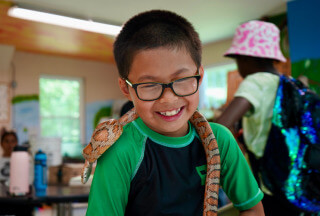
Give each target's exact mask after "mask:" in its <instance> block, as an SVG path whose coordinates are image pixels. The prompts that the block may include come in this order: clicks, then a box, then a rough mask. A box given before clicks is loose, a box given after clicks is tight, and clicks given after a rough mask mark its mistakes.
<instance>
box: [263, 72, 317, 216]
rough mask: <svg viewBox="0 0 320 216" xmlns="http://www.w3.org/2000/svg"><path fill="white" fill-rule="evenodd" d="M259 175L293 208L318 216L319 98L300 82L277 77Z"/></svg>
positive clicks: (274, 192) (273, 191)
mask: <svg viewBox="0 0 320 216" xmlns="http://www.w3.org/2000/svg"><path fill="white" fill-rule="evenodd" d="M259 166H260V167H259V168H260V169H259V175H260V178H261V180H262V182H263V184H264V186H266V187H267V188H268V189H269V190H270V191H271V192H272V193H273V194H274V195H276V196H282V197H283V198H285V199H286V200H288V201H289V203H291V204H292V206H293V208H297V209H299V210H301V211H304V212H314V213H320V97H319V95H317V94H316V93H314V92H312V91H311V90H309V89H308V88H307V87H305V86H304V85H303V84H302V83H301V82H300V81H298V80H296V79H293V78H289V77H286V76H283V75H282V76H280V81H279V86H278V89H277V94H276V98H275V104H274V107H273V117H272V125H271V129H270V133H269V136H268V141H267V144H266V147H265V151H264V155H263V157H262V158H261V159H260V165H259Z"/></svg>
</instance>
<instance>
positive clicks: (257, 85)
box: [216, 20, 300, 216]
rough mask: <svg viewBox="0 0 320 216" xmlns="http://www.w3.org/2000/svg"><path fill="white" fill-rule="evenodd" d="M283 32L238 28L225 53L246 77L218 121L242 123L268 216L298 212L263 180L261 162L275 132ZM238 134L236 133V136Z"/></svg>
mask: <svg viewBox="0 0 320 216" xmlns="http://www.w3.org/2000/svg"><path fill="white" fill-rule="evenodd" d="M279 42H280V31H279V29H278V28H277V27H276V26H275V25H274V24H272V23H268V22H263V21H256V20H253V21H249V22H246V23H243V24H241V25H240V26H238V28H237V29H236V33H235V35H234V38H233V41H232V45H231V47H230V49H229V50H228V51H227V52H226V53H225V56H226V57H231V58H233V59H234V60H235V61H236V63H237V67H238V71H239V73H240V74H241V76H242V77H243V78H244V80H243V81H242V83H241V84H240V86H239V88H238V90H237V91H236V93H235V95H234V99H233V100H232V101H231V102H230V104H229V105H228V107H227V108H226V109H225V110H224V112H223V113H222V114H221V115H220V116H219V118H217V120H216V122H217V123H220V124H222V125H225V126H227V127H228V128H230V129H233V127H234V125H235V124H236V123H238V122H239V121H241V123H242V129H243V138H244V143H245V146H246V149H247V153H248V156H249V161H250V164H251V167H252V170H253V173H254V175H255V177H256V179H257V181H258V182H259V184H260V186H261V189H262V191H263V192H264V193H265V196H264V198H263V200H262V203H263V206H264V210H265V213H266V215H268V216H275V215H279V216H280V215H290V216H295V215H299V214H300V213H299V212H297V211H296V210H295V209H294V208H292V205H291V204H289V202H288V201H286V200H284V199H281V198H280V197H277V196H273V195H272V193H271V192H270V191H269V190H268V189H267V188H266V187H264V185H263V182H262V181H261V179H260V178H259V175H258V169H259V159H260V158H261V157H262V156H263V154H264V149H265V146H266V143H267V139H268V135H269V132H270V129H271V123H272V115H273V106H274V102H275V97H276V91H277V89H278V85H279V79H280V73H279V72H278V71H277V70H276V69H275V67H274V63H275V62H277V61H282V62H285V61H286V59H285V57H284V56H283V54H282V52H281V50H280V45H279ZM235 134H236V133H235Z"/></svg>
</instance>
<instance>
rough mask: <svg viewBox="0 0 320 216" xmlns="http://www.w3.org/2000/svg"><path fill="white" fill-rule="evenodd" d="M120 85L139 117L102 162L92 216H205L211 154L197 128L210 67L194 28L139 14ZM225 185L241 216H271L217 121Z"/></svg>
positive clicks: (123, 42)
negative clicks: (205, 65) (194, 122)
mask: <svg viewBox="0 0 320 216" xmlns="http://www.w3.org/2000/svg"><path fill="white" fill-rule="evenodd" d="M114 56H115V60H116V63H117V67H118V70H119V74H120V77H119V86H120V89H121V91H122V92H123V94H124V95H125V96H126V97H127V98H128V99H129V100H131V101H132V102H133V104H134V107H135V109H136V112H137V114H138V116H139V118H138V119H136V120H135V121H133V122H131V123H128V124H127V125H125V126H124V129H123V133H122V135H121V137H120V138H119V139H118V140H117V141H116V143H115V144H114V145H113V146H112V147H110V149H108V151H106V152H105V153H104V154H103V155H102V156H101V157H100V158H99V160H98V163H97V167H96V170H95V174H94V179H93V182H92V186H91V190H90V196H89V205H88V210H87V215H112V216H113V215H135V216H139V215H141V216H145V215H152V216H154V215H183V216H185V215H190V216H195V215H202V212H203V198H204V180H205V176H206V175H205V170H206V169H205V166H206V155H205V151H204V149H203V147H202V145H201V141H200V139H199V136H198V135H197V133H196V131H195V128H194V127H193V126H192V125H191V124H190V123H189V119H190V117H191V116H192V115H193V113H194V112H195V111H196V109H197V106H198V102H199V92H198V88H199V85H200V84H201V82H202V78H203V74H204V70H203V67H202V66H201V42H200V40H199V36H198V34H197V33H196V32H195V30H194V28H193V27H192V25H191V24H190V23H189V22H188V21H187V20H186V19H184V18H183V17H181V16H179V15H177V14H174V13H172V12H169V11H160V10H153V11H148V12H144V13H141V14H138V15H137V16H135V17H133V18H131V19H130V20H129V21H128V22H127V23H126V24H125V25H124V27H123V29H122V31H121V32H120V34H119V35H118V36H117V39H116V41H115V44H114ZM210 126H211V128H212V131H213V133H214V134H215V137H216V139H217V142H218V145H219V151H220V158H221V178H220V185H221V186H222V188H223V189H224V190H225V192H226V194H227V195H228V197H229V198H230V199H231V200H232V202H233V203H234V206H235V207H236V208H238V209H239V210H240V215H264V213H263V207H262V204H261V202H260V201H261V199H262V197H263V193H262V192H261V191H260V189H259V188H258V185H257V183H256V181H255V179H254V177H253V175H252V173H251V171H250V168H249V167H248V165H247V163H246V160H245V159H244V157H243V155H242V153H241V151H240V149H239V147H238V146H237V143H236V141H235V140H234V138H233V136H232V134H231V133H230V132H229V131H228V130H227V129H226V128H225V127H223V126H221V125H218V124H210Z"/></svg>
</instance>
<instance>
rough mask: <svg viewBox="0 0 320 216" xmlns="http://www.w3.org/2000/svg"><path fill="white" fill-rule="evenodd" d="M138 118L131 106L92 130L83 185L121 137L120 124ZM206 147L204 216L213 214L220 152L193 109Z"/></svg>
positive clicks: (203, 122) (208, 128) (84, 152)
mask: <svg viewBox="0 0 320 216" xmlns="http://www.w3.org/2000/svg"><path fill="white" fill-rule="evenodd" d="M136 118H138V115H137V113H136V111H135V109H134V108H133V109H132V110H130V111H128V112H127V113H126V114H125V115H123V116H122V117H121V118H120V119H119V120H115V119H111V120H108V121H105V122H102V123H100V124H99V125H98V126H97V127H96V129H95V130H94V132H93V135H92V137H91V140H90V143H89V144H88V145H87V146H86V147H85V148H84V149H83V156H84V158H85V163H84V166H83V168H82V174H81V181H82V183H83V184H85V183H86V182H87V181H88V179H89V177H90V174H91V169H92V165H93V163H94V162H95V161H96V160H97V159H98V158H99V157H100V156H101V155H102V154H103V153H104V152H105V151H106V150H107V149H108V148H109V147H110V146H111V145H112V144H113V143H115V142H116V140H117V139H118V138H119V137H120V135H121V133H122V129H123V126H124V125H126V124H127V123H129V122H132V121H134V120H135V119H136ZM190 122H191V123H192V124H193V126H194V127H195V129H196V131H197V133H198V135H199V137H200V139H201V141H202V145H203V147H204V149H205V153H206V159H207V178H206V185H205V194H204V209H203V215H204V216H216V215H217V212H218V194H219V183H220V154H219V149H218V144H217V141H216V139H215V136H214V134H213V132H212V130H211V127H210V125H209V123H208V121H207V120H206V119H205V118H204V116H203V115H202V114H201V113H199V112H198V111H195V112H194V114H193V115H192V116H191V118H190Z"/></svg>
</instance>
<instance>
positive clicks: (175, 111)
mask: <svg viewBox="0 0 320 216" xmlns="http://www.w3.org/2000/svg"><path fill="white" fill-rule="evenodd" d="M178 112H180V108H179V109H177V110H171V111H167V112H160V114H161V115H164V116H173V115H176V114H177V113H178Z"/></svg>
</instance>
